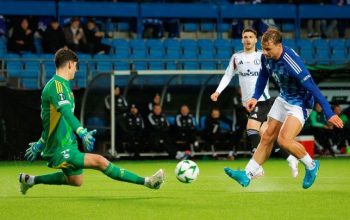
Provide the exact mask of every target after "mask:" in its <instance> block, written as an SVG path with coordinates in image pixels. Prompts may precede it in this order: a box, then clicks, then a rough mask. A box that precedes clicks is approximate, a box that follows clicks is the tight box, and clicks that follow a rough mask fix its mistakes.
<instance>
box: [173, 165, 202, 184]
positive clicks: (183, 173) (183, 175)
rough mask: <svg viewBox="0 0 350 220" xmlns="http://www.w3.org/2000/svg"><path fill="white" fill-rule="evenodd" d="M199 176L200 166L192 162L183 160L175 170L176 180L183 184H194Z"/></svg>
mask: <svg viewBox="0 0 350 220" xmlns="http://www.w3.org/2000/svg"><path fill="white" fill-rule="evenodd" d="M198 174H199V168H198V165H197V164H196V163H195V162H193V161H192V160H182V161H180V162H179V163H178V164H177V165H176V168H175V175H176V178H177V179H178V180H179V181H180V182H183V183H192V182H193V181H195V180H196V179H197V177H198Z"/></svg>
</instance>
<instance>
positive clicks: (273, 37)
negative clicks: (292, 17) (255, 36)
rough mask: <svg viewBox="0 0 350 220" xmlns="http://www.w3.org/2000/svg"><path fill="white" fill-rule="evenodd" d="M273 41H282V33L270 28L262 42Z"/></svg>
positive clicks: (276, 42)
mask: <svg viewBox="0 0 350 220" xmlns="http://www.w3.org/2000/svg"><path fill="white" fill-rule="evenodd" d="M269 41H272V42H273V44H275V45H276V44H280V43H282V33H281V32H280V31H279V30H277V29H274V28H269V29H268V30H267V31H266V32H265V33H264V34H263V36H262V38H261V43H266V42H269Z"/></svg>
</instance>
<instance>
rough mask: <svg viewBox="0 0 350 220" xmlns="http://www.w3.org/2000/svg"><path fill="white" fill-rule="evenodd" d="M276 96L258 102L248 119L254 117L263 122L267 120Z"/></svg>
mask: <svg viewBox="0 0 350 220" xmlns="http://www.w3.org/2000/svg"><path fill="white" fill-rule="evenodd" d="M274 101H275V98H270V99H268V100H266V101H260V102H258V103H257V104H256V106H255V108H254V109H253V111H251V112H250V114H249V116H248V119H253V120H256V121H259V122H261V123H263V122H265V121H267V114H268V113H269V111H270V109H271V107H272V105H273V102H274Z"/></svg>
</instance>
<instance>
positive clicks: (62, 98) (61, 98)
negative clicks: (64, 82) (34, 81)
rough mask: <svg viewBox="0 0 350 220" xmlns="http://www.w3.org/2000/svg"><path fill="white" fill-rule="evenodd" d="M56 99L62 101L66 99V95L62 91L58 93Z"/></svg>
mask: <svg viewBox="0 0 350 220" xmlns="http://www.w3.org/2000/svg"><path fill="white" fill-rule="evenodd" d="M58 99H59V100H61V101H63V100H65V99H66V97H65V96H64V94H63V93H58Z"/></svg>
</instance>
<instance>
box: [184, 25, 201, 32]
mask: <svg viewBox="0 0 350 220" xmlns="http://www.w3.org/2000/svg"><path fill="white" fill-rule="evenodd" d="M183 31H186V32H197V31H198V24H197V23H184V24H183Z"/></svg>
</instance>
